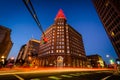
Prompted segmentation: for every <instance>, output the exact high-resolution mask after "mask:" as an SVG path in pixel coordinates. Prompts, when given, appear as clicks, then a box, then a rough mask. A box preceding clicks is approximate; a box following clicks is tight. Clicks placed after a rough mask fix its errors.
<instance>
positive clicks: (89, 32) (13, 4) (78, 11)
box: [0, 0, 117, 62]
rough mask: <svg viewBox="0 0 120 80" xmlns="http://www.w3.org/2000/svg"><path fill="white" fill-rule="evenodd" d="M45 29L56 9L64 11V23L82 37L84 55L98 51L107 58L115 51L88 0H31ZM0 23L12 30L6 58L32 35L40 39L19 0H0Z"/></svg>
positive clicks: (52, 20)
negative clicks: (11, 43)
mask: <svg viewBox="0 0 120 80" xmlns="http://www.w3.org/2000/svg"><path fill="white" fill-rule="evenodd" d="M31 2H32V3H33V6H34V8H35V11H36V13H37V16H38V18H39V21H40V23H41V25H42V27H43V30H44V31H45V30H46V29H47V28H48V27H49V26H50V25H52V24H53V23H54V19H55V17H56V14H57V12H58V10H59V9H62V10H63V11H64V14H65V16H66V18H67V23H68V24H70V25H71V26H72V27H73V28H74V29H75V30H77V31H78V32H79V33H80V34H81V35H82V37H83V42H84V48H85V52H86V55H92V54H99V55H100V56H102V58H103V59H104V60H105V61H106V62H108V61H109V59H108V58H107V57H106V55H110V57H109V58H112V59H116V58H117V55H116V53H115V51H114V48H113V46H112V44H111V42H110V40H109V39H108V36H107V34H106V32H105V30H104V27H103V25H102V23H101V21H100V19H99V17H98V15H97V13H96V10H95V8H94V6H93V3H92V1H91V0H31ZM0 25H2V26H5V27H8V28H10V29H11V30H12V32H11V40H12V42H13V46H12V49H11V51H10V54H9V56H8V58H10V57H15V58H16V57H17V55H18V52H19V50H20V48H21V46H22V45H24V44H26V43H27V42H28V41H29V40H30V39H31V38H32V37H33V38H35V39H38V40H40V36H41V34H42V33H41V31H40V29H39V28H38V26H37V24H36V23H35V21H34V19H33V18H32V16H31V15H30V13H29V12H28V10H27V8H26V7H25V5H24V3H23V2H22V0H0Z"/></svg>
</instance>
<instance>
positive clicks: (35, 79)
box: [30, 78, 40, 80]
mask: <svg viewBox="0 0 120 80" xmlns="http://www.w3.org/2000/svg"><path fill="white" fill-rule="evenodd" d="M30 80H40V79H39V78H34V79H30Z"/></svg>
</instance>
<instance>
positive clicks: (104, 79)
mask: <svg viewBox="0 0 120 80" xmlns="http://www.w3.org/2000/svg"><path fill="white" fill-rule="evenodd" d="M109 77H111V76H107V77H105V78H103V79H101V80H106V79H108V78H109Z"/></svg>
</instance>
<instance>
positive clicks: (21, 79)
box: [14, 74, 24, 80]
mask: <svg viewBox="0 0 120 80" xmlns="http://www.w3.org/2000/svg"><path fill="white" fill-rule="evenodd" d="M14 76H15V77H16V78H18V79H20V80H24V79H23V78H22V77H20V76H18V75H16V74H14Z"/></svg>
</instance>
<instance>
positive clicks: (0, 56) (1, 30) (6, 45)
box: [0, 26, 13, 63]
mask: <svg viewBox="0 0 120 80" xmlns="http://www.w3.org/2000/svg"><path fill="white" fill-rule="evenodd" d="M10 35H11V30H10V29H9V28H6V27H4V26H0V62H2V63H4V62H5V60H6V59H7V57H8V55H9V52H10V50H11V48H12V45H13V43H12V41H11V37H10Z"/></svg>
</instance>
